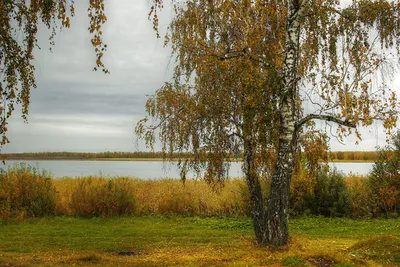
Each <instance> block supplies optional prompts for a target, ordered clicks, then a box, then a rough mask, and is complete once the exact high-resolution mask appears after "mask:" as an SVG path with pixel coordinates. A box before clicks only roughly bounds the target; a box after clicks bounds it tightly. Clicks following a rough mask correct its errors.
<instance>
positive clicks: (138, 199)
mask: <svg viewBox="0 0 400 267" xmlns="http://www.w3.org/2000/svg"><path fill="white" fill-rule="evenodd" d="M53 183H54V186H55V188H56V191H57V195H58V198H57V204H56V213H57V214H59V215H79V216H110V215H122V214H128V215H150V214H187V215H203V216H215V215H243V214H245V213H246V212H247V211H246V210H245V207H246V205H245V203H244V202H245V199H244V197H243V195H242V191H243V188H244V187H245V185H244V182H243V181H241V180H230V181H227V182H226V184H225V186H224V187H222V188H219V189H212V188H211V187H210V186H209V185H208V184H207V183H206V182H204V181H198V180H188V181H186V182H185V183H182V182H181V181H179V180H177V179H162V180H139V179H133V178H123V177H120V178H101V177H83V178H64V179H59V180H53Z"/></svg>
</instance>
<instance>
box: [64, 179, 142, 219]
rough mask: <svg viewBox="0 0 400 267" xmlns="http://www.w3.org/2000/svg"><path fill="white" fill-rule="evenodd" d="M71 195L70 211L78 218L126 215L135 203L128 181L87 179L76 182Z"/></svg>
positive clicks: (134, 206) (132, 210) (130, 212)
mask: <svg viewBox="0 0 400 267" xmlns="http://www.w3.org/2000/svg"><path fill="white" fill-rule="evenodd" d="M77 184H78V186H77V187H76V188H75V189H74V191H73V192H72V195H71V202H70V205H71V209H72V212H73V214H74V215H79V216H86V217H91V216H115V215H128V214H132V213H133V212H134V211H135V208H136V203H135V196H134V194H133V190H132V188H131V183H130V182H129V179H122V178H119V179H106V178H94V177H87V178H81V179H79V181H78V183H77Z"/></svg>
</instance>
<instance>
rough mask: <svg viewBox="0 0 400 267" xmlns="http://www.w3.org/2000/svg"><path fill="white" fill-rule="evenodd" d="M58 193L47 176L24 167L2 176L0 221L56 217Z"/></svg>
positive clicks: (0, 184)
mask: <svg viewBox="0 0 400 267" xmlns="http://www.w3.org/2000/svg"><path fill="white" fill-rule="evenodd" d="M55 206H56V190H55V188H54V185H53V182H52V179H51V178H50V176H49V175H48V174H47V173H46V172H39V170H38V169H37V168H33V167H30V166H26V165H24V164H20V165H15V166H13V167H10V168H9V169H8V171H7V172H4V171H3V172H2V173H1V174H0V217H1V218H3V219H8V218H9V217H16V216H22V217H24V216H29V217H37V216H46V215H53V214H54V211H55Z"/></svg>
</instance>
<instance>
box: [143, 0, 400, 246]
mask: <svg viewBox="0 0 400 267" xmlns="http://www.w3.org/2000/svg"><path fill="white" fill-rule="evenodd" d="M174 10H175V18H174V20H173V22H172V23H171V25H170V31H169V34H167V36H166V39H165V41H166V44H167V45H171V47H172V49H173V55H174V57H175V58H176V62H177V66H176V68H175V79H174V80H173V81H172V82H168V83H166V84H165V85H164V86H163V87H162V88H160V89H159V90H158V91H157V92H156V94H155V95H154V96H153V97H151V98H150V99H149V100H148V102H147V104H146V109H147V112H148V114H149V115H150V117H153V118H155V119H156V122H155V123H154V124H149V121H148V118H145V119H144V120H142V121H141V122H140V123H139V124H138V125H137V128H136V132H137V133H138V134H139V135H140V136H142V137H144V138H145V139H146V140H147V142H148V144H149V145H152V144H153V143H154V141H155V140H156V137H157V136H158V137H159V139H160V140H161V143H162V147H163V151H165V152H166V153H167V154H172V153H173V152H176V151H185V152H186V151H193V152H194V157H193V159H191V160H189V161H186V162H184V163H183V164H182V170H183V171H182V174H183V176H184V174H185V173H186V168H187V167H188V166H189V167H193V168H194V169H195V170H200V168H199V166H204V167H205V168H206V175H205V177H206V178H207V179H208V180H209V181H214V180H216V181H220V180H222V179H221V177H223V174H224V171H225V168H224V166H225V165H224V164H225V163H224V159H226V157H228V156H229V155H230V154H231V153H235V151H238V150H243V151H244V164H243V169H244V173H245V176H246V181H247V184H248V186H249V191H250V198H251V201H252V217H253V224H254V227H255V232H256V237H257V240H258V242H259V243H260V244H273V245H284V244H286V243H287V241H288V226H287V219H288V205H289V204H288V195H289V187H290V181H291V177H292V173H293V169H294V163H295V161H296V155H297V152H298V151H299V145H300V144H301V141H302V140H304V139H305V138H303V136H307V135H304V134H305V133H307V132H309V131H310V129H312V128H310V127H313V126H314V125H315V121H317V120H320V121H325V122H326V125H328V126H327V128H325V130H329V127H330V125H332V124H336V125H337V126H338V127H337V135H338V138H343V137H344V136H346V135H349V134H351V133H353V132H355V134H356V135H357V137H358V138H359V139H361V136H360V134H359V132H358V127H360V126H368V125H371V124H372V123H373V122H374V121H375V120H381V121H383V124H384V126H385V128H386V129H387V130H388V131H389V132H390V130H391V129H393V128H394V127H395V126H396V121H397V114H398V102H397V97H396V94H395V91H394V90H392V88H389V87H388V85H387V83H386V80H385V79H383V78H381V77H382V76H379V75H378V74H379V73H380V72H381V73H382V72H383V73H384V72H386V71H387V69H388V67H390V66H392V62H391V61H394V62H395V63H396V62H397V60H398V56H399V52H400V51H399V49H400V38H399V32H400V5H399V3H398V2H397V1H393V2H392V1H384V0H379V1H372V0H354V1H352V3H351V4H350V5H348V6H344V7H343V6H342V5H341V3H340V1H337V0H317V1H311V0H310V1H307V0H303V1H300V0H288V1H274V0H271V1H268V0H263V1H259V0H245V1H243V0H240V1H239V0H229V1H228V0H210V1H199V0H191V1H185V2H184V3H182V2H175V5H174ZM389 70H390V69H389ZM384 74H385V73H384ZM386 74H387V73H386ZM323 130H324V129H323ZM302 133H303V134H302ZM318 136H319V137H318ZM318 136H317V137H313V138H314V139H315V138H317V139H318V138H319V139H321V138H323V137H324V133H321V134H320V135H318ZM313 138H312V139H313ZM265 177H266V178H269V179H271V185H270V188H269V190H268V193H265V192H263V185H262V180H263V178H265Z"/></svg>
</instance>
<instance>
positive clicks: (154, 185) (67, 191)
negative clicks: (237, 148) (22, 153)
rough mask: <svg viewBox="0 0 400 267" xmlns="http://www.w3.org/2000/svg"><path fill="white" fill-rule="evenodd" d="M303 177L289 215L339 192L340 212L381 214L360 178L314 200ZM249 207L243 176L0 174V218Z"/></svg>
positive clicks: (297, 180)
mask: <svg viewBox="0 0 400 267" xmlns="http://www.w3.org/2000/svg"><path fill="white" fill-rule="evenodd" d="M303 176H304V177H306V176H305V175H303ZM303 176H302V175H301V173H300V174H299V175H298V177H297V176H296V177H294V178H293V180H292V188H291V214H292V215H294V216H299V215H303V214H308V213H310V212H311V213H312V214H314V213H313V210H318V207H319V206H318V205H321V203H317V202H318V201H317V200H318V199H320V198H321V197H322V198H323V199H325V202H326V201H328V202H329V201H331V202H332V203H324V205H325V206H328V207H330V205H332V206H334V204H335V203H336V202H337V201H340V200H341V199H340V198H341V197H343V196H346V197H349V202H343V201H342V202H343V203H344V204H343V205H347V206H346V207H343V208H344V210H349V212H347V211H346V212H345V213H343V212H342V213H341V216H349V217H354V218H360V217H379V216H384V214H382V212H381V210H382V209H380V208H379V207H380V206H381V205H382V203H383V202H382V201H385V200H382V199H380V198H377V197H376V196H374V195H373V194H372V192H371V185H370V183H368V179H367V178H366V177H365V176H355V175H351V176H348V177H346V178H345V179H344V180H343V181H344V183H345V186H342V187H339V186H336V185H330V187H329V188H330V189H329V190H334V191H335V192H336V191H337V192H336V193H333V192H331V191H329V190H328V191H329V192H328V191H327V192H322V193H323V194H328V195H329V196H328V195H327V196H326V197H324V196H323V195H321V192H317V193H318V194H319V195H318V196H319V198H315V196H316V195H315V194H317V193H316V191H315V186H316V182H315V181H314V180H309V178H307V179H306V178H303ZM328 180H329V179H327V181H328ZM322 182H323V181H322ZM327 188H328V187H327ZM332 193H333V194H332ZM335 195H338V199H336V198H335ZM398 195H399V194H398ZM398 195H396V196H398ZM346 203H347V204H346ZM385 203H386V202H384V203H383V204H385ZM336 204H337V203H336ZM249 206H250V205H249V193H248V189H247V186H246V183H245V181H244V180H243V179H232V180H227V181H225V184H224V186H223V187H211V186H210V185H209V184H207V183H206V182H205V181H203V180H187V181H186V182H185V183H182V182H181V181H180V180H178V179H161V180H140V179H134V178H127V177H119V178H104V177H81V178H63V179H54V178H51V177H50V176H49V175H48V174H46V173H45V172H39V171H37V170H36V169H35V168H32V167H29V166H23V165H22V166H15V167H12V168H10V169H9V170H8V172H4V173H1V174H0V219H5V220H7V219H8V218H23V217H26V216H29V217H37V216H51V215H66V216H85V217H92V216H119V215H134V216H140V215H152V214H156V215H166V214H179V215H188V216H197V215H200V216H243V215H249V214H250V208H249ZM315 215H318V214H315Z"/></svg>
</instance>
